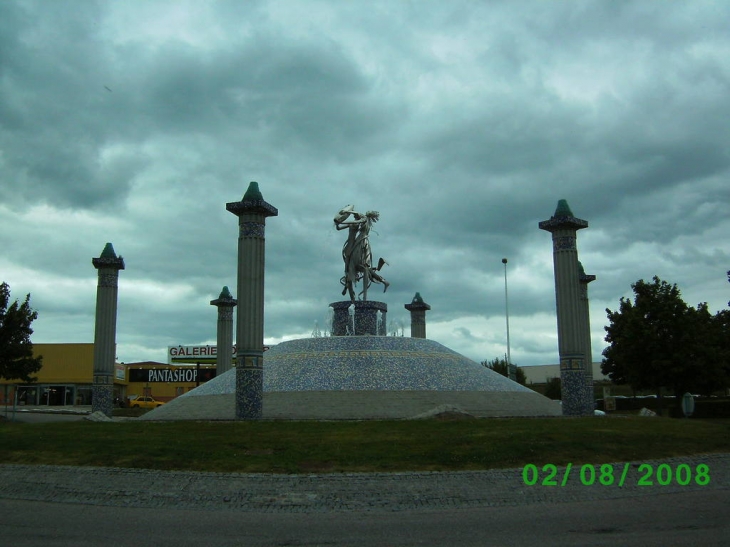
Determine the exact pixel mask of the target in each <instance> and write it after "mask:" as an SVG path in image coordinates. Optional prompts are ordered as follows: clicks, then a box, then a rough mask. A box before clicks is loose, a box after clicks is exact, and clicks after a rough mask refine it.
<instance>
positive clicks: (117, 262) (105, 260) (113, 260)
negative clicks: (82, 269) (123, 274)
mask: <svg viewBox="0 0 730 547" xmlns="http://www.w3.org/2000/svg"><path fill="white" fill-rule="evenodd" d="M91 263H92V264H93V265H94V268H96V269H97V270H99V269H102V268H104V269H114V270H123V269H124V258H122V257H121V256H119V257H118V256H117V253H115V252H114V247H113V246H112V244H111V243H107V244H106V245H104V250H103V251H101V255H100V256H99V258H92V259H91Z"/></svg>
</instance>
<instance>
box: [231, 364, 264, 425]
mask: <svg viewBox="0 0 730 547" xmlns="http://www.w3.org/2000/svg"><path fill="white" fill-rule="evenodd" d="M262 361H263V357H249V356H246V357H245V358H244V359H243V362H241V360H239V364H238V366H237V367H236V419H237V420H260V419H261V417H262V416H263V397H264V370H263V368H262V366H261V362H262Z"/></svg>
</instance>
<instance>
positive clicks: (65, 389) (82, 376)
mask: <svg viewBox="0 0 730 547" xmlns="http://www.w3.org/2000/svg"><path fill="white" fill-rule="evenodd" d="M33 356H34V357H38V356H43V367H42V368H41V370H40V371H38V373H37V374H35V375H33V378H35V379H36V380H35V382H33V383H30V384H26V383H23V382H21V381H20V380H0V385H2V386H3V388H2V389H0V401H2V403H3V404H4V403H5V402H8V403H11V402H12V401H13V399H14V398H16V396H17V399H16V400H17V404H18V405H21V406H22V405H47V406H66V405H90V404H91V386H92V382H93V376H94V344H33ZM124 372H125V371H124V366H123V365H116V371H115V375H114V396H115V397H124V394H125V389H126V386H127V382H126V378H125V374H124Z"/></svg>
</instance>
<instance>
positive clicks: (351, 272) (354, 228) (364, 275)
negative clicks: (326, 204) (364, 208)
mask: <svg viewBox="0 0 730 547" xmlns="http://www.w3.org/2000/svg"><path fill="white" fill-rule="evenodd" d="M379 219H380V214H379V213H378V212H377V211H368V212H366V213H365V214H362V213H358V212H356V211H354V207H353V206H352V205H348V206H347V207H345V208H343V209H341V210H340V212H339V213H337V216H336V217H335V219H334V221H335V228H337V229H338V230H344V229H348V230H349V232H348V236H347V241H346V242H345V244H344V245H343V247H342V260H344V261H345V275H344V276H343V277H342V278H341V279H340V283H341V284H342V285H343V286H344V289H342V295H343V296H344V295H345V293H347V292H349V293H350V300H352V301H353V302H354V301H355V284H356V283H357V282H358V281H361V280H362V282H363V289H362V291H360V293H359V294H358V296H362V300H367V296H368V287H369V286H370V285H371V284H372V282H373V281H375V282H376V283H382V284H383V286H384V288H383V292H385V291H387V290H388V286H389V285H390V283H388V282H387V281H386V280H385V279H384V278H383V277H382V276H381V275H380V274H379V273H378V272H379V271H380V268H382V267H383V265H384V264H387V262H386V261H385V260H383V259H382V258H381V259H380V260H379V261H378V266H377V267H376V268H374V267H373V253H372V250H371V249H370V239H369V235H370V228H371V227H372V225H373V224H374V223H376V222H377V221H378V220H379Z"/></svg>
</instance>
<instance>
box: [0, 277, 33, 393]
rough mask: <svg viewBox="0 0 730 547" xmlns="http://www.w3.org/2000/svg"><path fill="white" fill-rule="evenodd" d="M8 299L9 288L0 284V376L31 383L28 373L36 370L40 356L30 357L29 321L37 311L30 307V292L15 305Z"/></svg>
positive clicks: (31, 349)
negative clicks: (23, 299) (21, 301)
mask: <svg viewBox="0 0 730 547" xmlns="http://www.w3.org/2000/svg"><path fill="white" fill-rule="evenodd" d="M9 302H10V287H9V286H8V284H7V283H5V282H3V283H1V284H0V378H3V379H5V380H22V381H23V382H32V381H33V380H34V378H31V377H30V375H31V374H34V373H36V372H38V371H39V370H40V369H41V366H42V359H43V358H42V357H40V356H39V357H33V343H32V342H31V341H30V335H31V334H33V329H31V328H30V325H31V323H33V321H35V320H36V318H37V317H38V312H36V311H34V310H33V309H31V307H30V294H28V295H26V297H25V301H24V302H23V303H22V304H18V301H17V300H16V301H15V302H13V303H12V304H10V306H9V307H8V303H9Z"/></svg>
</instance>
